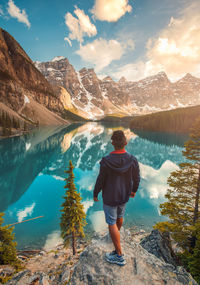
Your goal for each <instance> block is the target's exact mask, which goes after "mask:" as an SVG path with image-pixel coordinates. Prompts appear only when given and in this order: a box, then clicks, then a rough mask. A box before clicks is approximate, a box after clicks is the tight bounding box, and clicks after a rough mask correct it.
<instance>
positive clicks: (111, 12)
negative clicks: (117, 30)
mask: <svg viewBox="0 0 200 285" xmlns="http://www.w3.org/2000/svg"><path fill="white" fill-rule="evenodd" d="M131 10H132V7H131V6H130V5H129V4H128V0H96V2H95V5H94V7H93V9H92V13H93V14H94V16H95V18H97V19H98V20H101V21H108V22H116V21H118V20H119V19H120V18H121V17H122V16H123V15H124V14H126V12H129V13H130V12H131Z"/></svg>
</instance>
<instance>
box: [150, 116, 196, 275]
mask: <svg viewBox="0 0 200 285" xmlns="http://www.w3.org/2000/svg"><path fill="white" fill-rule="evenodd" d="M183 155H184V156H185V157H186V158H187V159H188V161H187V162H185V163H181V164H180V165H179V167H180V168H179V170H177V171H174V172H172V173H171V175H170V177H169V178H168V184H169V186H170V188H169V189H168V190H167V194H166V195H165V197H166V198H167V201H166V202H164V203H163V204H161V205H160V208H161V214H162V215H165V216H168V217H169V220H168V221H165V222H160V223H157V224H156V225H155V226H154V227H155V228H158V229H160V230H161V231H169V232H170V233H171V236H172V238H173V239H174V240H175V241H176V242H177V244H178V246H179V247H181V248H182V254H181V257H182V260H183V262H184V264H185V265H186V268H187V269H189V270H190V272H191V273H192V274H193V276H194V277H195V276H196V278H199V276H200V265H199V264H200V263H199V261H200V260H199V259H200V257H199V253H200V229H199V226H200V213H199V212H200V119H198V120H197V121H196V122H195V124H194V127H193V128H192V129H191V134H190V139H189V140H188V141H187V142H186V143H185V150H184V151H183ZM197 229H198V230H197Z"/></svg>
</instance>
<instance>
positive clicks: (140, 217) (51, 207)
mask: <svg viewBox="0 0 200 285" xmlns="http://www.w3.org/2000/svg"><path fill="white" fill-rule="evenodd" d="M116 129H123V130H124V132H125V134H126V137H127V139H128V145H127V147H126V150H127V151H128V152H130V153H131V154H133V155H135V156H136V158H137V159H138V161H139V165H140V171H141V183H140V187H139V190H138V192H137V194H136V197H135V198H134V199H130V201H129V202H128V204H127V208H126V214H125V223H124V226H125V227H130V226H131V227H135V230H139V229H144V230H147V231H149V230H151V228H152V226H153V225H154V224H155V223H156V222H157V221H162V220H164V219H165V218H164V217H162V216H161V215H160V209H159V204H160V203H161V202H163V201H165V197H164V195H165V193H166V190H167V177H168V176H169V174H170V172H171V171H173V170H176V169H177V168H178V164H179V163H180V162H182V161H184V159H183V156H182V150H183V144H184V141H186V140H187V136H185V135H176V134H166V133H153V132H144V131H138V130H137V131H133V130H130V129H129V127H128V125H127V126H126V125H125V124H124V125H120V124H117V123H104V124H100V123H86V124H84V125H80V124H79V125H78V124H76V125H71V126H68V127H63V126H59V127H43V128H40V129H37V130H34V131H32V132H31V133H29V134H26V135H24V136H21V137H13V138H7V139H3V140H0V154H1V160H0V212H5V224H12V223H15V222H22V221H24V220H27V219H31V218H34V217H38V216H44V217H43V218H40V219H36V220H32V221H29V222H24V223H21V224H17V225H16V226H15V230H14V232H15V236H16V240H17V243H18V248H19V249H28V248H31V249H34V248H42V247H44V248H45V249H50V248H51V247H52V246H54V245H55V244H57V243H59V242H60V241H61V240H60V232H59V222H60V206H61V204H62V201H63V195H64V192H65V190H64V185H65V181H64V178H65V177H66V174H65V173H64V170H66V169H67V166H68V163H69V160H72V162H73V164H74V166H75V169H74V174H75V184H76V187H77V189H78V191H79V192H80V193H81V196H82V199H83V200H82V202H83V204H84V209H85V212H86V214H87V226H86V229H85V231H86V233H92V232H94V231H96V232H98V231H102V230H105V229H106V224H105V220H104V214H103V211H102V199H101V195H99V197H100V202H96V203H94V202H93V187H94V184H95V181H96V177H97V175H98V171H99V162H100V160H101V157H102V156H105V155H107V154H108V153H109V152H111V151H112V150H113V148H112V145H111V143H110V137H111V134H112V132H113V130H116Z"/></svg>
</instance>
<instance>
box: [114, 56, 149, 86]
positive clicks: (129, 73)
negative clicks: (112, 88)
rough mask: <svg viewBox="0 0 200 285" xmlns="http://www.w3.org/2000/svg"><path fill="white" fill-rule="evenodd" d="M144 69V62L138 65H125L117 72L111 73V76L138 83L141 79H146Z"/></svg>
mask: <svg viewBox="0 0 200 285" xmlns="http://www.w3.org/2000/svg"><path fill="white" fill-rule="evenodd" d="M144 69H145V64H144V62H142V61H139V62H137V63H128V64H125V65H123V66H121V67H119V68H118V69H117V70H116V71H113V72H111V75H112V76H113V77H114V78H116V79H120V78H121V77H125V78H126V79H127V80H130V81H137V80H139V79H140V78H141V77H144Z"/></svg>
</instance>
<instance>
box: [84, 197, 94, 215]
mask: <svg viewBox="0 0 200 285" xmlns="http://www.w3.org/2000/svg"><path fill="white" fill-rule="evenodd" d="M82 204H83V206H84V211H85V213H87V211H88V209H89V208H90V207H92V206H93V204H94V201H93V200H85V201H82Z"/></svg>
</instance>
